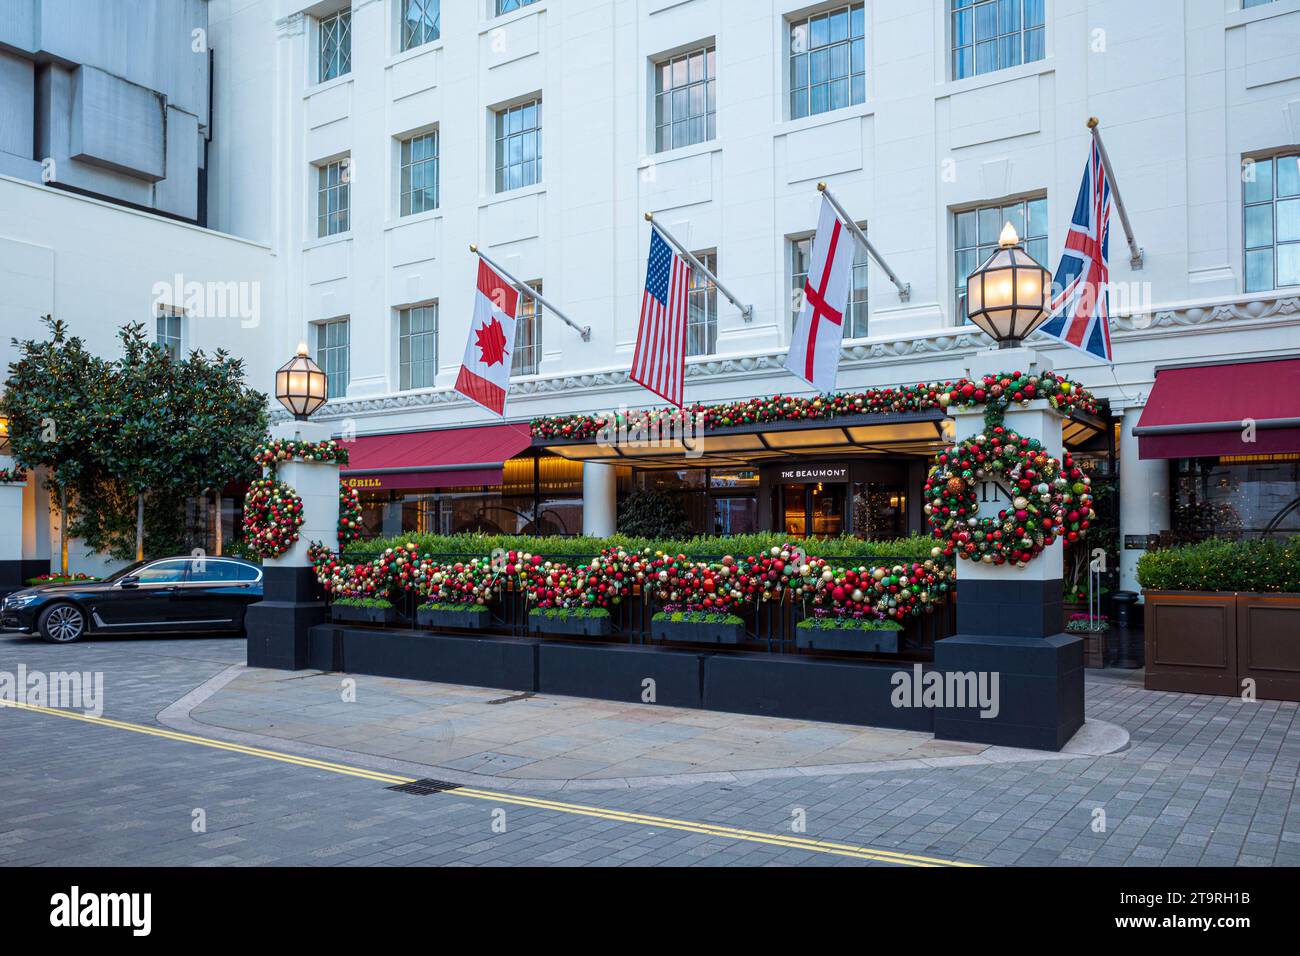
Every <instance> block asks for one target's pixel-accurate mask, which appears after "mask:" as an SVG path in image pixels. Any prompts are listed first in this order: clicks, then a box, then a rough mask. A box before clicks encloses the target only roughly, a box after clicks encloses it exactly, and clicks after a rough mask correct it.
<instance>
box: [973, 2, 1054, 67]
mask: <svg viewBox="0 0 1300 956" xmlns="http://www.w3.org/2000/svg"><path fill="white" fill-rule="evenodd" d="M1046 2H1047V0H950V3H951V5H952V6H951V19H952V24H951V32H952V78H953V79H954V80H960V79H962V78H963V77H967V76H975V75H976V74H978V73H992V72H993V71H994V70H1005V69H1006V68H1007V67H1009V66H1017V65H1018V64H1021V63H1032V62H1034V61H1035V60H1041V59H1042V58H1043V57H1044V56H1045V55H1046V48H1045V43H1044V37H1045V31H1046V27H1045V26H1044V23H1045V20H1046V16H1045V10H1044V6H1045V4H1046Z"/></svg>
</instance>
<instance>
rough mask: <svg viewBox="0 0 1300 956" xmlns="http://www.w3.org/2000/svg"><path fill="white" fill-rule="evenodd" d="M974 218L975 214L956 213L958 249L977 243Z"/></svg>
mask: <svg viewBox="0 0 1300 956" xmlns="http://www.w3.org/2000/svg"><path fill="white" fill-rule="evenodd" d="M975 216H976V214H975V213H974V212H959V213H957V246H958V248H966V247H969V246H974V245H976V244H977V243H978V242H979V239H978V237H977V234H976V231H975Z"/></svg>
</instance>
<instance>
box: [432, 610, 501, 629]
mask: <svg viewBox="0 0 1300 956" xmlns="http://www.w3.org/2000/svg"><path fill="white" fill-rule="evenodd" d="M491 618H492V615H491V614H489V613H488V609H487V608H485V607H483V606H482V605H481V604H470V605H466V606H465V607H455V608H452V607H428V606H426V607H419V608H416V609H415V623H416V624H417V625H419V626H420V627H427V628H431V629H433V630H438V629H440V628H444V627H454V628H456V629H458V630H462V631H481V630H483V629H484V628H486V627H487V626H488V624H489V623H491Z"/></svg>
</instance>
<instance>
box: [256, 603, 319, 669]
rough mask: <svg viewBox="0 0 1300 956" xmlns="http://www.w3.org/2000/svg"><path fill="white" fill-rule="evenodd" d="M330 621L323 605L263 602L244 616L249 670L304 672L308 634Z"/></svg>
mask: <svg viewBox="0 0 1300 956" xmlns="http://www.w3.org/2000/svg"><path fill="white" fill-rule="evenodd" d="M327 617H328V611H327V610H326V608H325V605H324V604H323V603H298V602H294V601H262V602H260V603H258V604H253V605H250V606H249V608H248V610H247V611H246V612H245V615H244V628H245V630H247V632H248V666H249V667H269V668H271V669H273V670H284V671H301V670H306V669H307V668H308V667H311V666H313V665H312V664H311V663H309V660H308V658H309V653H308V649H309V641H308V637H307V632H308V631H309V630H310V629H311V628H313V627H315V626H316V625H318V624H321V623H323V622H324V621H325V620H326V618H327Z"/></svg>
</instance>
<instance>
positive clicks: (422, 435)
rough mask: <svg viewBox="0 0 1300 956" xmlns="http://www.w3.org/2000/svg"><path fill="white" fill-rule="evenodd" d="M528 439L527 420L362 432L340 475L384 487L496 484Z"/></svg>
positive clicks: (356, 482)
mask: <svg viewBox="0 0 1300 956" xmlns="http://www.w3.org/2000/svg"><path fill="white" fill-rule="evenodd" d="M532 443H533V439H532V432H531V429H530V428H529V426H527V425H484V426H480V427H477V428H446V429H443V430H441V431H427V432H404V433H402V434H397V435H364V436H361V437H359V438H357V439H356V441H354V442H353V443H352V444H350V445H349V446H348V452H349V457H350V459H351V461H350V462H349V464H348V466H347V467H346V468H344V469H343V480H344V482H345V483H347V484H349V485H351V486H352V487H354V488H357V489H360V490H367V489H370V490H382V491H410V490H414V489H419V488H451V487H456V486H460V485H499V484H501V480H502V466H503V464H504V463H505V462H506V461H508V460H509V459H511V458H514V457H515V456H516V455H518V454H519V453H520V452H521V451H523V450H524V449H526V448H528V447H530V446H531V445H532Z"/></svg>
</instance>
